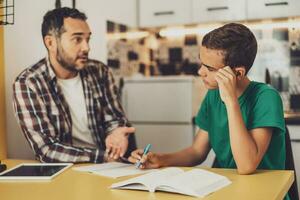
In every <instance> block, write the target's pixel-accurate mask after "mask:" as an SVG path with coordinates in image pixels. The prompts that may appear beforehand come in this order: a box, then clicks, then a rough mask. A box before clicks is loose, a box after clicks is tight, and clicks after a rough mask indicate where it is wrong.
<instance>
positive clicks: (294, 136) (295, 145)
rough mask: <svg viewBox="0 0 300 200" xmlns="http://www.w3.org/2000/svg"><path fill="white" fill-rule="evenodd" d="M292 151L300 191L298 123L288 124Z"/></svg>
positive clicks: (299, 128) (299, 137)
mask: <svg viewBox="0 0 300 200" xmlns="http://www.w3.org/2000/svg"><path fill="white" fill-rule="evenodd" d="M288 129H289V133H290V138H291V144H292V151H293V157H294V163H295V170H296V174H297V184H298V191H300V156H299V155H300V125H288Z"/></svg>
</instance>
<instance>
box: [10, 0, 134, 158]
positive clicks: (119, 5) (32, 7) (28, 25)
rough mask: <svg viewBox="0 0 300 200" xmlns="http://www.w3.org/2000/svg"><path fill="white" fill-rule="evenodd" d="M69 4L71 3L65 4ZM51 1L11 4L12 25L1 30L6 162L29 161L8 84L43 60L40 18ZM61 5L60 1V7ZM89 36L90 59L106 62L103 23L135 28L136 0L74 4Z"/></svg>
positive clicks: (22, 0)
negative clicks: (16, 159) (8, 160)
mask: <svg viewBox="0 0 300 200" xmlns="http://www.w3.org/2000/svg"><path fill="white" fill-rule="evenodd" d="M65 2H71V1H65ZM54 5H55V0H42V1H41V0H15V24H14V25H12V26H5V32H4V43H5V44H4V53H5V68H6V72H5V84H6V128H7V145H8V158H24V159H30V158H33V153H32V151H31V149H30V148H29V145H28V144H27V141H26V140H25V139H24V136H23V134H22V132H21V130H20V128H19V125H18V124H17V122H16V119H15V117H14V112H13V109H12V83H13V81H14V79H15V77H16V76H17V75H18V74H19V73H20V72H21V71H22V70H23V69H25V68H26V67H29V66H30V65H32V64H34V63H36V62H37V61H38V60H39V59H41V58H43V57H45V55H46V50H45V47H44V45H43V42H42V37H41V23H42V17H43V15H44V14H45V13H46V11H48V10H50V9H52V8H54ZM62 5H64V0H63V4H62ZM76 7H77V8H78V9H79V10H81V11H83V12H85V13H86V15H87V17H88V23H89V25H90V28H91V30H92V32H93V36H92V40H91V43H90V44H91V53H90V57H91V58H95V59H99V60H101V61H103V62H106V40H105V34H106V20H111V21H115V22H119V23H124V24H127V25H129V26H133V27H134V26H136V24H137V22H136V21H137V19H136V0H77V2H76Z"/></svg>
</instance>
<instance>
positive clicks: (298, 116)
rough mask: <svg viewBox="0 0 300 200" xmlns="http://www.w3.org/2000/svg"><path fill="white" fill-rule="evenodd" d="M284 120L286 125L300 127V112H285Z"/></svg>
mask: <svg viewBox="0 0 300 200" xmlns="http://www.w3.org/2000/svg"><path fill="white" fill-rule="evenodd" d="M284 119H285V123H286V125H300V112H285V113H284Z"/></svg>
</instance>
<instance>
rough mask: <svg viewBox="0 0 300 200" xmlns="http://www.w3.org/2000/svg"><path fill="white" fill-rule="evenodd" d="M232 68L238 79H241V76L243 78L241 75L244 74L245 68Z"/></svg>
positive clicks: (243, 75)
mask: <svg viewBox="0 0 300 200" xmlns="http://www.w3.org/2000/svg"><path fill="white" fill-rule="evenodd" d="M234 70H235V74H236V77H237V78H238V79H241V78H243V77H245V76H246V69H245V67H236V68H234Z"/></svg>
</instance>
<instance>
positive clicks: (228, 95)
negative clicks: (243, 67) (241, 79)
mask: <svg viewBox="0 0 300 200" xmlns="http://www.w3.org/2000/svg"><path fill="white" fill-rule="evenodd" d="M216 81H217V82H218V86H219V91H220V96H221V99H222V101H223V102H224V103H225V104H227V103H230V102H232V101H234V100H237V94H236V82H237V76H236V74H235V73H234V71H233V70H232V69H231V68H230V67H229V66H226V67H224V68H222V69H219V70H218V72H217V73H216Z"/></svg>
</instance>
